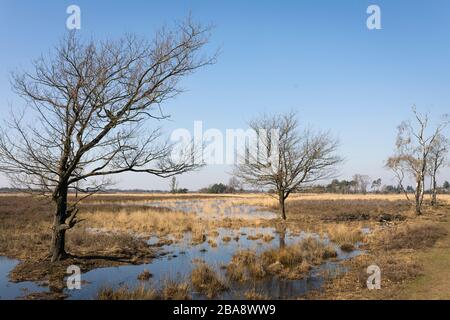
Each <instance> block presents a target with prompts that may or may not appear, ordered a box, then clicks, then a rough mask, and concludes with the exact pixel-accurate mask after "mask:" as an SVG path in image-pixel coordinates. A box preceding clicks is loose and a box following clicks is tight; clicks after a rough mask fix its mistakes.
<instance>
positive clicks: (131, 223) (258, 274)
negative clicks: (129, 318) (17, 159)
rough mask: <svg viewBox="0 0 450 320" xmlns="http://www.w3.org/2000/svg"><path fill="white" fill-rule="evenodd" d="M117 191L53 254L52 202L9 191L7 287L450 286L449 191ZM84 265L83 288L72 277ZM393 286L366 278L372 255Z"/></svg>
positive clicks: (24, 290) (302, 293) (2, 244)
mask: <svg viewBox="0 0 450 320" xmlns="http://www.w3.org/2000/svg"><path fill="white" fill-rule="evenodd" d="M276 203H277V202H276V200H275V199H273V198H271V197H269V196H266V195H261V194H243V195H239V194H236V195H224V196H211V195H202V194H187V195H169V194H108V195H97V196H94V197H91V198H88V199H86V200H84V201H83V202H82V203H81V205H80V214H79V215H80V218H82V219H84V221H83V222H82V223H81V224H79V225H78V226H76V227H75V228H74V229H72V230H70V231H69V232H68V235H67V251H68V252H69V253H70V257H69V258H68V259H66V260H64V261H62V262H60V263H57V264H55V265H51V264H50V263H49V262H48V259H47V254H48V248H49V242H50V228H51V221H52V206H51V204H50V203H48V202H46V201H45V200H44V199H41V198H38V197H31V196H27V195H19V194H14V195H12V194H5V195H0V272H1V275H0V298H2V299H13V298H27V299H38V298H68V299H224V298H238V299H345V298H353V299H397V298H425V299H426V298H443V297H448V293H449V292H450V284H449V283H448V279H449V277H446V275H448V270H450V268H449V267H450V264H449V263H450V262H449V260H448V257H449V255H448V250H449V246H448V244H449V241H450V240H449V231H450V223H449V222H448V220H447V219H448V215H449V213H450V205H449V204H450V197H449V196H441V204H440V206H439V207H437V208H434V209H431V208H428V209H427V210H426V212H425V214H424V215H423V216H421V217H416V216H415V215H414V214H413V212H412V210H411V208H410V207H409V205H408V203H407V202H406V201H404V200H403V198H402V196H401V195H398V196H397V195H328V194H302V195H294V196H292V197H290V198H289V200H288V202H287V214H288V220H287V221H286V222H283V221H281V220H280V219H278V217H277V214H276ZM73 264H75V265H78V266H79V267H80V268H81V270H82V272H83V274H82V281H83V282H82V289H81V290H73V291H69V290H67V289H65V280H64V279H65V277H66V276H67V275H66V274H65V272H66V268H67V266H69V265H73ZM372 264H376V265H378V266H379V267H380V269H381V272H382V289H381V290H377V291H369V290H368V289H367V287H366V280H367V277H368V275H367V273H366V270H367V267H368V266H369V265H372Z"/></svg>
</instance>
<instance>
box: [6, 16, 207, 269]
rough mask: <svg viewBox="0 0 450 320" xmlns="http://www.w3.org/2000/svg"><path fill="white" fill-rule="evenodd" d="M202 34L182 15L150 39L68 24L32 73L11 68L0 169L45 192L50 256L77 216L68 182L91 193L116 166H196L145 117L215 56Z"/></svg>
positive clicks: (158, 170) (157, 113) (166, 171)
mask: <svg viewBox="0 0 450 320" xmlns="http://www.w3.org/2000/svg"><path fill="white" fill-rule="evenodd" d="M208 39H209V28H205V27H202V26H200V25H197V24H195V23H193V22H192V21H191V20H190V19H187V20H186V21H184V22H182V23H180V24H178V25H177V27H176V28H175V29H173V30H168V29H162V30H160V31H158V32H157V33H156V35H155V37H154V39H153V40H152V41H146V40H144V39H140V38H138V37H136V36H132V35H129V36H126V37H124V38H122V39H120V40H118V41H106V42H94V41H91V42H87V43H85V42H83V41H81V40H80V39H79V38H78V37H76V36H75V35H74V34H73V33H72V34H69V35H68V36H67V37H66V38H65V39H64V40H63V41H62V42H61V44H60V45H59V46H58V47H57V48H56V51H55V52H54V53H53V54H52V55H50V57H48V58H44V57H42V58H40V59H38V60H36V61H35V62H34V68H33V69H34V70H33V71H32V72H31V73H28V72H25V73H23V74H15V75H13V88H14V89H15V91H16V92H17V93H18V94H19V95H20V96H21V97H23V98H24V99H25V100H26V102H27V107H26V111H25V112H24V113H22V114H14V115H13V117H12V120H11V121H10V122H9V123H8V127H6V128H4V130H3V131H2V132H1V135H0V171H3V172H6V174H8V175H9V176H10V178H11V180H12V181H14V182H15V183H17V184H19V185H21V186H25V187H27V188H29V189H30V190H39V191H40V192H42V193H43V194H46V195H48V194H50V195H51V198H52V200H53V202H54V203H55V205H56V209H55V213H54V221H53V230H52V241H51V250H50V251H51V252H50V255H51V261H52V262H54V261H57V260H60V259H62V258H64V256H65V255H66V252H65V233H66V231H67V230H69V229H71V228H72V227H73V226H74V225H75V224H76V223H77V222H79V220H78V219H77V212H78V210H77V208H76V203H68V192H70V191H71V190H80V191H84V192H88V194H89V195H90V194H92V193H93V192H96V191H98V190H100V189H101V188H102V187H103V186H104V185H105V184H106V183H109V182H110V180H109V179H108V180H106V179H105V177H108V176H111V175H114V174H119V173H123V172H141V173H148V174H152V175H157V176H160V177H170V176H173V175H176V174H179V173H182V172H186V171H188V170H192V169H195V168H196V167H197V165H198V164H196V163H194V162H193V161H191V159H192V155H191V154H190V151H187V152H185V153H184V155H178V157H177V159H174V157H173V156H172V145H171V144H170V143H168V142H167V141H161V140H162V139H161V137H162V136H161V132H160V130H159V129H158V128H156V127H153V128H152V129H150V128H149V125H150V123H148V121H146V120H149V119H154V120H156V121H158V120H162V119H166V118H167V116H166V115H164V113H163V112H162V110H161V108H160V106H161V104H163V103H164V102H165V101H167V100H168V99H170V98H172V97H174V96H176V95H177V94H178V93H180V92H181V90H180V87H179V82H180V80H181V79H183V78H184V77H186V76H187V75H189V74H191V73H192V72H194V71H195V70H197V69H198V68H200V67H202V66H205V65H208V64H211V63H213V62H214V60H215V55H214V56H212V57H211V56H209V57H208V56H205V55H203V54H201V50H202V48H204V46H205V44H207V43H208ZM147 124H148V126H147Z"/></svg>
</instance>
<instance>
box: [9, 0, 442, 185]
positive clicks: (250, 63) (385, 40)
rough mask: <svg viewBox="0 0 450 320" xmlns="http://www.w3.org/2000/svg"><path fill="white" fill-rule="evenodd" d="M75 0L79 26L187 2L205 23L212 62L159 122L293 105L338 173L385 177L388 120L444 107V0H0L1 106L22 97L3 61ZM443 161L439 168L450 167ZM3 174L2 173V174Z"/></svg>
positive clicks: (175, 13) (133, 25)
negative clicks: (323, 137)
mask: <svg viewBox="0 0 450 320" xmlns="http://www.w3.org/2000/svg"><path fill="white" fill-rule="evenodd" d="M71 4H76V5H79V6H80V8H81V15H82V16H81V18H82V29H81V30H80V31H79V32H80V33H81V34H82V35H83V36H86V37H94V38H115V37H119V36H120V35H122V34H123V33H124V32H135V33H137V34H139V35H142V36H149V37H150V36H151V35H152V34H153V31H154V30H155V29H156V28H158V27H159V26H161V25H162V24H165V23H167V24H170V23H171V22H172V21H173V20H174V19H182V18H183V17H185V16H186V15H187V14H188V13H189V12H191V13H192V16H193V18H194V19H195V20H197V21H199V22H201V23H205V24H208V23H213V24H214V25H215V26H216V28H215V30H214V32H213V37H212V42H211V47H218V46H220V47H221V51H222V53H221V55H220V57H219V61H218V63H217V64H216V65H213V66H211V67H208V68H207V69H203V70H200V71H199V72H198V73H197V74H195V75H194V76H192V77H191V78H189V79H187V81H185V82H184V83H183V86H184V87H185V88H186V89H188V90H189V91H187V92H186V93H184V94H182V95H181V96H179V97H178V98H177V99H176V100H173V101H170V102H169V103H167V104H166V106H165V108H166V109H165V110H167V112H168V113H170V114H171V115H172V122H171V123H169V124H168V126H167V131H168V132H170V130H172V129H173V128H180V127H181V128H187V129H191V130H192V127H193V122H194V120H202V121H203V123H204V127H205V129H208V128H218V129H222V130H225V129H226V128H245V127H246V125H245V123H246V121H247V120H248V119H250V118H251V117H252V116H254V115H257V114H259V113H261V112H276V111H288V110H291V109H295V110H298V112H299V115H300V120H301V121H302V122H304V123H306V124H309V125H312V126H313V127H316V128H320V129H325V130H328V129H329V130H331V132H333V133H334V134H335V135H337V136H338V137H339V138H340V141H341V148H340V153H341V155H342V156H343V157H345V158H346V162H345V164H344V166H343V167H342V170H341V172H342V175H341V178H349V177H351V176H352V175H353V174H354V173H361V174H368V175H370V176H371V177H372V178H377V177H383V178H384V183H392V182H393V181H392V180H391V174H390V173H389V172H387V171H386V170H384V169H383V161H384V160H385V159H386V158H387V157H388V156H389V154H391V153H392V151H393V148H394V138H395V133H396V126H397V125H398V124H399V123H400V122H401V121H402V120H404V119H407V118H408V116H409V111H410V107H411V105H413V104H416V105H417V106H418V107H419V109H421V110H428V111H430V112H432V113H433V114H436V115H438V114H442V113H445V112H450V107H449V106H450V78H449V76H450V1H448V0H432V1H425V0H421V1H412V0H395V1H392V0H389V1H381V0H372V1H366V0H342V1H336V0H328V1H325V0H321V1H318V0H314V1H313V0H311V1H300V0H295V1H293V0H292V1H287V0H284V1H275V0H271V1H268V0H258V1H256V0H253V1H238V0H214V1H213V0H195V1H190V0H177V1H174V0H159V1H153V0H152V1H133V0H128V1H75V0H72V1H60V0H59V1H49V0H46V1H44V0H41V1H33V2H31V1H22V0H20V1H18V0H14V1H5V0H1V1H0V44H1V50H0V111H1V113H0V118H1V117H3V116H2V115H4V114H5V112H6V110H8V108H9V105H10V104H12V105H13V106H14V105H17V104H20V103H21V101H20V100H18V99H17V98H16V97H15V96H14V94H13V93H12V92H11V89H10V85H9V72H10V71H12V70H15V69H17V68H19V69H26V68H27V67H28V66H29V62H30V61H31V59H33V58H36V57H38V56H39V55H40V54H41V53H42V52H47V51H48V50H49V49H50V48H51V47H52V46H54V45H55V44H56V43H57V41H58V40H59V39H60V38H61V37H62V36H63V35H64V34H65V32H66V27H65V23H66V19H67V17H68V15H67V14H66V8H67V6H69V5H71ZM370 4H377V5H379V6H380V7H381V13H382V16H381V18H382V30H372V31H370V30H368V29H367V27H366V19H367V17H368V15H367V14H366V9H367V7H368V5H370ZM227 171H230V168H229V167H226V166H212V167H208V168H205V169H203V170H202V171H200V172H198V173H196V174H189V175H186V176H184V177H182V178H181V179H180V181H181V186H183V187H188V188H192V189H196V188H199V187H201V186H204V185H207V184H210V183H213V182H215V181H223V182H226V181H227V180H228V176H227V175H226V172H227ZM448 171H449V169H446V172H445V173H444V178H446V179H450V174H449V172H448ZM118 182H119V183H118V186H119V187H123V188H131V187H137V188H149V189H150V188H167V187H168V182H167V181H163V180H160V179H155V178H150V177H148V176H142V175H140V176H135V175H123V176H120V177H119V178H118ZM6 184H7V182H6V181H5V180H4V179H3V178H0V185H6Z"/></svg>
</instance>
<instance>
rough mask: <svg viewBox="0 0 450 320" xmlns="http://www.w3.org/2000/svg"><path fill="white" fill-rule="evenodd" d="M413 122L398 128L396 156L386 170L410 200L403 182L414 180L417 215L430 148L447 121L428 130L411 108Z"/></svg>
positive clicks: (422, 117)
mask: <svg viewBox="0 0 450 320" xmlns="http://www.w3.org/2000/svg"><path fill="white" fill-rule="evenodd" d="M412 111H413V114H414V122H411V121H405V122H403V123H402V124H401V125H400V126H399V127H398V134H397V142H396V149H397V152H396V154H395V155H394V156H393V157H390V158H389V159H388V161H387V163H386V167H387V168H389V169H391V170H393V172H394V173H395V175H396V178H397V180H398V183H399V186H400V188H401V189H402V190H403V192H404V193H405V196H406V198H407V199H408V200H410V198H409V195H408V192H407V190H405V188H404V180H405V179H406V178H407V177H408V176H410V177H412V178H413V179H414V180H415V183H416V188H415V194H414V201H413V203H414V205H415V211H416V214H417V215H420V214H422V205H423V200H424V193H425V177H426V175H427V170H428V167H429V166H428V162H429V161H430V154H431V152H432V149H433V145H434V144H435V142H436V140H437V139H438V137H439V136H440V134H441V132H442V131H443V130H444V128H445V127H446V126H447V124H448V120H447V117H444V119H443V120H442V121H441V122H440V123H439V124H438V125H437V126H436V127H435V128H434V129H431V130H430V124H429V116H428V114H421V113H419V112H418V111H417V109H416V108H415V107H413V108H412Z"/></svg>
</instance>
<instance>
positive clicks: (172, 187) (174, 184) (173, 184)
mask: <svg viewBox="0 0 450 320" xmlns="http://www.w3.org/2000/svg"><path fill="white" fill-rule="evenodd" d="M177 190H178V181H177V177H175V176H173V177H172V179H171V180H170V192H172V193H177Z"/></svg>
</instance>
